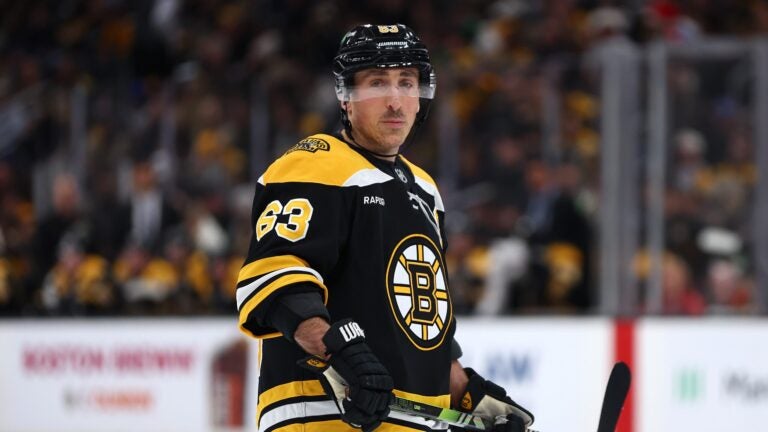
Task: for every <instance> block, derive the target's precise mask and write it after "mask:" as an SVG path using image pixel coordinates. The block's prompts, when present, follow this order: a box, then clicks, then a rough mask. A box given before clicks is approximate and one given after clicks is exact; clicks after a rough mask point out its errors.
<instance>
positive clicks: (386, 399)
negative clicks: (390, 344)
mask: <svg viewBox="0 0 768 432" xmlns="http://www.w3.org/2000/svg"><path fill="white" fill-rule="evenodd" d="M323 342H324V343H325V346H326V348H327V350H328V354H330V356H331V357H330V359H329V360H328V361H327V362H325V361H323V360H322V359H318V358H317V357H308V358H306V359H304V360H302V361H300V363H299V364H300V365H301V366H302V367H304V368H306V369H309V370H312V371H314V372H316V373H319V374H321V375H322V378H321V379H320V383H321V384H322V385H323V389H324V390H325V392H326V393H327V394H328V395H329V396H331V398H332V399H333V400H334V402H336V406H337V407H338V409H339V412H341V419H342V420H343V421H345V422H346V423H349V424H350V425H351V426H353V427H356V428H360V429H362V430H364V431H366V432H367V431H372V430H373V429H376V427H378V426H379V425H380V424H381V421H382V420H384V419H385V418H387V416H388V415H389V405H390V403H392V401H393V400H394V395H393V394H392V388H393V387H394V383H393V382H392V377H391V376H390V375H389V372H388V371H387V369H386V368H385V367H384V365H383V364H381V362H380V361H379V359H378V358H376V356H375V355H374V354H373V352H372V351H371V349H370V348H369V347H368V344H366V343H365V334H364V333H363V330H362V329H361V328H360V326H359V325H358V324H357V323H356V322H354V321H352V320H351V319H345V320H342V321H339V322H336V323H334V324H333V325H331V328H330V329H328V332H327V333H326V334H325V336H323Z"/></svg>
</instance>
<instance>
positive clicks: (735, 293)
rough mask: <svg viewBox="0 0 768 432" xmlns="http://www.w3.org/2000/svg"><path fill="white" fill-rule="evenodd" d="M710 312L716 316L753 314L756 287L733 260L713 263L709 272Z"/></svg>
mask: <svg viewBox="0 0 768 432" xmlns="http://www.w3.org/2000/svg"><path fill="white" fill-rule="evenodd" d="M707 290H708V294H709V296H710V299H709V300H710V302H709V307H708V310H709V312H710V313H715V314H744V313H751V312H752V307H753V303H752V292H753V290H754V286H753V284H752V283H751V281H750V280H749V279H747V278H745V277H744V274H743V271H742V270H741V269H740V268H739V267H738V265H737V264H736V263H735V262H733V261H732V260H725V259H718V260H715V261H713V262H712V263H711V264H710V265H709V268H708V271H707Z"/></svg>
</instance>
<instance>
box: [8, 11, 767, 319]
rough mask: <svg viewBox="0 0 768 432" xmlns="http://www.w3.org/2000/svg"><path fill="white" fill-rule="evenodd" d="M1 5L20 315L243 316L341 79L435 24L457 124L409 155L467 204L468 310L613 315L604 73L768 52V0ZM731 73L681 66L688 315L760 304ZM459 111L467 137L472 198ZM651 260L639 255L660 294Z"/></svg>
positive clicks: (671, 237) (671, 302) (460, 209)
mask: <svg viewBox="0 0 768 432" xmlns="http://www.w3.org/2000/svg"><path fill="white" fill-rule="evenodd" d="M0 8H2V10H3V12H2V14H0V314H3V315H27V316H30V315H31V316H44V315H54V316H60V315H67V316H73V315H74V316H78V315H115V314H140V315H168V314H195V315H197V314H235V300H234V289H235V281H236V279H237V273H238V271H239V269H240V266H241V264H242V262H243V258H244V256H245V253H246V252H247V247H248V243H249V235H250V232H251V229H252V228H251V227H250V224H251V220H250V218H251V207H250V206H251V199H252V194H253V185H254V183H255V181H256V178H257V177H258V175H259V172H258V171H259V170H261V169H263V168H264V166H263V162H264V160H262V159H263V158H262V156H263V154H267V155H268V156H269V157H274V156H277V155H280V154H281V153H282V152H283V151H285V150H286V149H287V148H288V146H290V145H292V144H294V143H295V142H297V141H298V140H300V139H301V138H303V137H305V136H307V135H310V134H313V133H317V132H332V131H334V130H335V129H336V128H337V127H338V104H337V102H336V100H335V97H334V94H333V88H332V85H333V81H332V78H331V72H330V65H331V59H332V58H333V56H334V54H335V52H336V49H337V47H338V42H339V40H340V39H341V36H342V35H343V33H344V32H345V31H346V30H347V29H349V28H351V27H353V26H354V25H357V24H359V23H362V22H370V21H373V22H375V23H394V22H401V23H406V24H408V25H409V26H411V27H412V28H414V29H415V30H416V32H417V33H418V34H419V35H420V37H421V38H422V39H423V40H424V42H425V43H426V44H427V46H428V47H429V48H430V54H431V57H432V59H433V62H434V64H435V67H436V70H437V74H438V93H437V100H436V102H435V105H436V106H435V107H433V113H432V116H431V118H430V120H429V121H428V122H427V123H426V124H425V126H424V127H423V128H422V130H421V131H419V133H418V136H417V137H416V139H415V142H414V143H413V144H412V145H411V146H409V147H408V148H407V149H406V150H405V154H406V156H407V157H409V158H410V159H412V160H414V161H415V162H416V163H418V164H420V165H422V166H424V167H426V168H427V170H428V171H429V172H431V173H432V174H433V175H434V176H435V177H436V178H438V179H439V180H440V182H441V183H442V184H441V186H444V195H445V198H446V202H447V203H448V205H449V208H448V211H449V213H448V221H447V222H448V224H447V228H448V231H449V239H448V243H449V254H448V259H449V262H448V263H447V264H448V269H449V271H450V280H451V287H452V295H453V298H454V302H455V305H456V308H457V312H459V313H466V314H472V313H475V314H503V313H509V312H514V313H590V312H594V311H595V310H596V305H597V304H598V301H599V299H598V298H597V289H596V283H597V278H596V276H595V274H596V273H597V272H599V268H598V267H597V262H596V261H597V260H596V256H597V255H596V254H597V253H598V251H597V250H596V233H597V227H598V224H599V220H598V216H599V212H598V210H597V209H598V207H599V196H600V180H601V179H600V178H599V173H600V170H599V165H600V137H599V121H600V119H599V114H600V97H599V92H598V89H599V86H598V85H597V84H596V80H597V78H596V76H595V74H594V73H592V72H590V70H589V68H588V67H586V66H585V64H587V63H588V61H587V60H588V58H589V56H588V53H589V52H590V50H591V49H592V48H594V47H595V46H597V45H598V44H600V43H601V42H603V41H605V40H607V39H611V38H623V39H625V40H627V41H630V42H631V43H634V44H637V45H638V46H642V45H643V44H646V43H648V42H650V41H654V40H666V41H667V42H669V43H676V44H685V43H688V42H691V41H694V40H696V39H699V38H702V37H705V36H707V35H714V36H717V35H730V36H734V35H735V36H741V37H747V36H750V35H754V34H759V33H765V32H768V4H766V3H765V2H763V1H760V0H753V1H735V0H734V1H726V0H687V1H679V2H673V1H666V0H654V1H631V2H610V1H597V0H591V1H590V0H583V1H580V0H565V1H555V0H551V1H547V0H539V1H522V0H498V1H428V0H416V1H408V2H406V1H403V0H375V1H366V2H354V1H310V0H290V1H267V0H256V1H246V0H231V1H223V0H222V1H215V0H139V1H127V0H61V1H57V2H48V1H26V2H13V1H11V2H7V1H6V2H0ZM723 67H725V66H717V65H715V66H712V65H703V66H701V65H695V64H674V65H672V66H671V67H670V92H671V95H672V101H671V103H672V107H673V108H672V109H671V111H673V112H675V113H679V114H680V115H678V116H676V117H675V118H674V121H673V122H672V129H673V131H674V136H673V137H670V142H671V144H670V145H671V150H670V154H671V155H672V157H671V160H670V162H671V163H670V167H669V172H670V173H672V174H671V175H670V176H669V182H668V183H669V184H668V187H667V197H666V208H665V217H666V226H667V227H668V228H667V230H666V235H667V238H666V239H665V245H666V253H665V257H664V265H663V284H664V292H665V312H667V313H671V314H702V313H707V312H729V313H732V312H736V313H748V312H750V311H751V310H752V308H753V307H754V291H755V286H754V277H753V273H754V268H753V265H752V264H751V263H750V259H751V255H750V254H751V250H750V248H751V245H750V242H749V239H750V234H751V233H750V231H749V227H751V226H752V225H751V223H752V222H751V221H750V220H749V218H748V216H749V215H750V214H751V213H750V211H751V210H750V209H751V203H752V201H753V199H754V197H753V196H752V195H753V188H754V184H755V180H756V176H757V170H756V168H755V166H754V164H753V160H754V154H753V153H754V144H753V143H752V141H751V135H750V129H749V127H750V125H749V122H748V119H749V115H748V111H749V107H748V103H749V99H748V97H745V96H744V95H743V94H740V95H732V94H731V93H729V91H730V90H731V89H730V88H725V89H724V88H722V85H721V84H720V83H721V81H722V80H719V79H718V77H721V76H722V72H723V71H722V68H723ZM553 77H555V78H556V79H555V80H554V81H553V79H552V78H553ZM552 82H555V83H556V85H555V87H554V89H555V90H556V95H555V97H554V99H553V98H552V95H547V91H548V89H551V88H552V87H551V83H552ZM254 95H255V96H254ZM549 100H557V101H559V102H560V103H559V105H558V106H557V108H556V109H555V119H554V120H553V119H551V118H550V119H546V118H544V116H545V115H546V113H547V112H551V111H552V110H549V111H548V110H547V109H546V107H545V106H543V105H544V104H546V103H547V101H549ZM259 107H262V108H264V109H263V110H261V111H260V110H259V109H258V108H259ZM446 110H447V111H446ZM446 112H449V113H450V115H449V116H448V117H447V118H449V119H450V120H451V124H453V125H454V126H455V128H456V132H455V134H456V136H457V137H458V146H457V148H456V149H455V151H457V152H458V154H457V157H456V158H455V159H456V160H457V161H458V166H457V167H456V169H455V172H453V173H452V176H451V178H450V180H451V181H450V182H447V181H446V179H447V178H448V175H447V173H445V172H440V170H441V165H440V164H439V161H440V160H441V159H440V156H441V155H440V151H441V149H443V148H444V146H442V145H441V142H440V140H442V139H445V136H444V133H445V128H444V126H445V124H444V123H441V121H440V119H441V118H446V117H445V116H446ZM254 113H255V114H254ZM545 122H549V123H548V124H557V125H558V128H557V135H556V136H554V137H551V136H544V134H543V133H542V130H543V128H542V126H543V124H544V123H545ZM553 122H554V123H553ZM254 125H258V126H259V127H260V128H261V129H259V130H254ZM254 137H256V139H257V140H263V141H264V142H261V141H259V142H258V143H257V145H253V142H254ZM547 143H550V144H551V143H556V145H555V146H552V145H548V144H547ZM263 150H266V151H265V152H264V151H263ZM260 158H261V159H260ZM443 168H444V167H443ZM648 261H649V258H648V256H647V253H646V252H644V251H643V250H642V249H641V250H638V252H637V256H636V259H635V262H633V263H632V265H633V269H634V270H633V271H635V272H636V273H637V276H638V281H639V283H643V282H644V278H646V277H647V273H648V271H649V267H650V266H649V263H648ZM642 310H643V307H642V299H641V301H640V303H639V304H638V308H637V312H638V313H641V312H642Z"/></svg>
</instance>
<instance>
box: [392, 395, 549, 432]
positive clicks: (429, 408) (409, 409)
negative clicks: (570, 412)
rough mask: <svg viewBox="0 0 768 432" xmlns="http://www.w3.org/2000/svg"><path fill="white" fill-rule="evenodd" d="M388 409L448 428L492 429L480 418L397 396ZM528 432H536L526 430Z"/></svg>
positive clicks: (488, 421) (488, 423) (485, 420)
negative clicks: (437, 422) (436, 422)
mask: <svg viewBox="0 0 768 432" xmlns="http://www.w3.org/2000/svg"><path fill="white" fill-rule="evenodd" d="M389 409H390V410H392V411H397V412H400V413H403V414H407V415H410V416H414V417H421V418H425V419H429V420H437V421H441V422H443V423H446V424H448V425H450V426H458V427H461V428H464V429H466V430H472V431H490V430H491V429H493V424H492V423H491V421H490V420H488V419H484V418H482V417H480V416H476V415H472V414H468V413H465V412H461V411H457V410H454V409H450V408H442V407H438V406H434V405H428V404H424V403H421V402H414V401H412V400H410V399H404V398H401V397H397V396H395V402H394V403H393V404H391V405H390V406H389ZM528 432H537V431H535V430H533V429H528Z"/></svg>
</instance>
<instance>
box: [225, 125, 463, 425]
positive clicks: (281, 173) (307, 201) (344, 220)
mask: <svg viewBox="0 0 768 432" xmlns="http://www.w3.org/2000/svg"><path fill="white" fill-rule="evenodd" d="M443 215H444V207H443V202H442V199H441V198H440V195H439V193H438V191H437V187H436V185H435V182H434V181H433V180H432V178H431V177H430V176H429V175H428V174H426V173H425V172H424V171H423V170H422V169H420V168H418V167H417V166H415V165H413V164H411V163H410V162H408V161H407V160H406V159H405V158H404V157H402V156H398V157H397V158H396V161H395V162H394V163H392V162H387V161H383V160H380V159H377V158H375V157H372V156H370V155H368V154H367V153H366V152H365V151H363V150H360V149H358V148H356V147H354V146H351V145H349V144H347V143H346V142H344V141H342V140H341V138H340V137H334V136H331V135H324V134H319V135H313V136H311V137H308V138H306V139H304V140H302V141H301V142H299V143H298V144H296V145H295V146H293V147H292V148H290V149H289V150H288V151H287V152H286V153H285V154H284V155H283V156H281V157H280V158H278V159H277V160H276V161H275V162H274V163H273V164H272V165H271V166H270V167H269V168H268V169H267V170H266V172H265V173H264V174H263V175H262V177H260V178H259V180H258V183H257V185H256V193H255V197H254V203H253V226H254V233H253V234H254V235H253V238H252V239H251V245H250V249H249V252H248V257H247V259H246V261H245V264H244V265H243V268H242V269H241V271H240V274H239V277H238V284H237V287H238V288H237V306H238V310H239V317H240V318H239V324H240V328H241V330H242V331H243V332H245V333H246V334H248V335H250V336H254V337H257V338H260V339H262V356H261V360H260V361H261V363H260V376H259V401H258V407H257V417H258V420H257V421H258V424H259V430H260V431H273V430H274V431H277V430H280V431H299V430H301V431H346V430H353V429H351V428H350V427H349V426H348V425H346V424H344V423H343V422H341V420H339V415H338V412H337V410H336V406H335V405H334V403H333V402H332V401H330V400H329V399H328V398H327V397H325V394H324V392H323V390H322V388H321V386H320V384H319V382H318V381H317V380H316V379H314V377H313V376H311V375H310V372H307V371H305V370H303V369H301V368H299V367H298V366H297V365H296V362H297V361H298V360H299V359H301V358H303V357H305V356H306V353H304V352H303V351H302V350H301V348H299V347H298V346H297V345H296V344H294V343H292V342H290V341H289V340H287V339H286V338H283V337H281V335H280V334H279V333H278V332H277V331H276V330H275V329H273V328H269V327H266V326H264V325H262V324H259V320H258V319H256V317H257V316H258V315H259V314H260V313H262V314H263V313H264V312H265V309H267V308H269V305H270V302H271V301H272V300H274V298H275V297H276V296H278V295H281V293H288V292H291V290H297V289H306V287H307V286H311V287H313V288H314V289H317V290H318V291H319V292H321V294H322V296H323V299H324V301H325V303H326V307H327V308H328V311H329V313H330V316H331V318H332V320H334V321H335V320H339V319H342V318H353V319H354V320H355V321H357V322H358V323H359V324H360V325H361V327H362V328H363V329H364V330H365V332H366V341H367V343H368V344H369V345H370V347H371V349H372V350H373V352H374V353H375V354H376V355H377V356H378V358H379V359H380V360H381V361H382V363H384V365H385V366H386V367H387V369H388V370H389V372H390V374H391V375H392V378H393V379H394V383H395V394H397V395H399V396H402V397H407V398H409V399H412V400H416V401H421V402H424V403H430V404H432V405H438V406H443V407H448V406H449V405H450V396H449V373H450V362H451V357H450V351H451V341H452V338H453V333H454V327H455V324H454V319H453V310H452V306H451V300H450V297H449V295H448V280H447V271H446V268H445V259H444V252H445V248H444V239H445V235H444V232H443ZM428 429H429V425H428V424H427V423H426V422H424V421H421V420H419V419H415V418H407V417H403V416H401V415H399V414H394V413H393V414H392V415H391V417H390V419H389V420H388V421H387V422H385V423H383V424H382V426H381V427H380V429H377V430H381V431H401V430H428Z"/></svg>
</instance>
